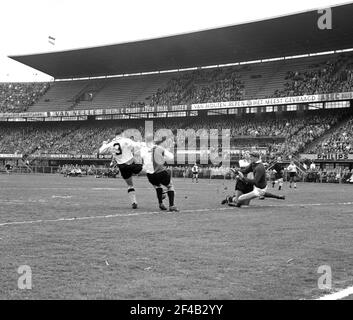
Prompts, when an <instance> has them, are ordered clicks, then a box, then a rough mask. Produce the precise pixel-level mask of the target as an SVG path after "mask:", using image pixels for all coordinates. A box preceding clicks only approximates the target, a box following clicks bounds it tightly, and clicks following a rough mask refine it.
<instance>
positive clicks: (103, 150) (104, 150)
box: [98, 141, 111, 154]
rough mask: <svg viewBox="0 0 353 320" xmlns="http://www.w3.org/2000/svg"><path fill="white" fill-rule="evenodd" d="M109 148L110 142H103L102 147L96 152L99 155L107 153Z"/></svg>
mask: <svg viewBox="0 0 353 320" xmlns="http://www.w3.org/2000/svg"><path fill="white" fill-rule="evenodd" d="M110 147H111V142H109V141H103V144H102V146H101V147H100V148H99V151H98V152H99V153H100V154H104V153H107V152H108V151H109V149H110Z"/></svg>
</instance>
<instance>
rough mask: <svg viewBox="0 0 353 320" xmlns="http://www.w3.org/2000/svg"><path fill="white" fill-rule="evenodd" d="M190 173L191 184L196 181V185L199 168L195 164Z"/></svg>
mask: <svg viewBox="0 0 353 320" xmlns="http://www.w3.org/2000/svg"><path fill="white" fill-rule="evenodd" d="M191 171H192V182H194V180H195V179H196V183H199V167H198V166H197V164H196V163H195V164H194V166H193V167H192V169H191Z"/></svg>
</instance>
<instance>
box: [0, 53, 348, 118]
mask: <svg viewBox="0 0 353 320" xmlns="http://www.w3.org/2000/svg"><path fill="white" fill-rule="evenodd" d="M349 59H350V58H349V57H347V56H344V55H342V56H339V57H336V58H332V59H330V60H327V61H326V62H324V63H320V64H316V65H312V66H310V67H309V68H307V69H306V71H296V70H292V71H288V72H287V75H286V77H285V79H283V81H284V88H278V89H277V90H276V91H275V92H274V93H273V94H272V95H270V96H268V97H284V96H298V95H307V94H318V93H330V92H345V91H350V90H351V89H352V87H353V63H352V62H350V61H351V60H349ZM245 67H247V68H249V69H251V66H250V65H248V66H243V68H245ZM49 87H50V85H49V84H48V83H0V112H24V111H26V110H27V109H28V107H29V106H31V105H33V104H34V103H36V102H37V101H38V99H39V98H40V97H41V96H43V95H44V94H45V93H46V92H47V90H48V88H49ZM245 92H246V87H245V85H244V81H243V80H242V76H241V74H240V72H239V68H238V69H236V68H234V67H228V68H214V69H200V70H195V71H192V72H181V73H180V74H179V76H177V77H175V78H173V79H171V80H170V81H169V82H168V83H167V84H166V86H165V87H164V88H160V89H157V91H156V92H155V93H154V94H152V95H151V96H149V97H147V98H146V101H144V102H139V101H134V102H132V103H131V106H143V105H145V104H149V105H152V106H155V105H178V104H188V103H210V102H223V101H236V100H242V99H245Z"/></svg>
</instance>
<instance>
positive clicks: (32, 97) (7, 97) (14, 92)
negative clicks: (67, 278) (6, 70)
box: [0, 82, 50, 112]
mask: <svg viewBox="0 0 353 320" xmlns="http://www.w3.org/2000/svg"><path fill="white" fill-rule="evenodd" d="M49 86H50V85H49V84H48V83H42V82H38V83H36V82H33V83H0V112H25V111H27V109H28V107H29V106H31V105H33V104H34V103H35V102H37V101H38V99H39V98H40V97H41V96H43V95H44V94H45V93H46V91H47V90H48V88H49Z"/></svg>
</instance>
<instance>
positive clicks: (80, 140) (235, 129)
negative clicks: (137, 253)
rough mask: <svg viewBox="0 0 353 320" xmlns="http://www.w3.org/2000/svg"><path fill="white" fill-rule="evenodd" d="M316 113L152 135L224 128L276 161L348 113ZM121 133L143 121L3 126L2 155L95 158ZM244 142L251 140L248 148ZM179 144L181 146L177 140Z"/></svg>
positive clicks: (183, 122)
mask: <svg viewBox="0 0 353 320" xmlns="http://www.w3.org/2000/svg"><path fill="white" fill-rule="evenodd" d="M312 113H313V114H310V115H305V116H302V117H297V116H293V117H290V116H286V117H282V118H278V119H275V120H274V119H273V118H272V117H271V116H268V117H267V118H266V119H256V118H254V117H248V118H245V117H244V118H238V119H229V117H227V116H218V117H203V118H200V117H198V118H191V119H189V118H181V119H178V120H175V119H158V120H155V121H154V130H155V131H156V130H158V129H162V128H166V129H170V130H172V131H173V134H174V136H175V137H178V138H179V139H184V140H185V136H186V131H185V133H183V134H181V132H180V131H179V135H178V131H177V130H178V129H185V130H187V129H193V130H194V131H195V132H196V131H197V130H199V129H206V130H210V129H218V130H219V133H221V130H222V129H225V128H226V129H230V136H231V137H232V143H231V146H232V147H239V146H242V147H244V146H249V147H254V146H259V147H267V148H268V152H269V155H271V156H272V157H275V156H277V155H282V156H284V155H290V154H296V153H298V152H301V151H303V150H304V148H305V146H306V145H307V144H308V143H311V142H312V141H314V140H315V139H317V138H319V137H321V136H323V135H324V134H325V133H326V132H327V131H328V130H330V128H331V127H333V126H334V125H336V124H337V123H338V122H339V121H340V120H342V119H343V118H344V117H345V115H346V113H345V112H344V111H326V112H322V111H321V112H320V111H314V112H312ZM349 125H350V124H347V128H348V127H349ZM117 129H124V130H126V129H138V130H139V131H140V132H141V134H142V135H144V121H143V120H130V121H125V122H116V121H101V122H99V121H96V122H94V123H92V122H88V123H86V122H83V123H69V122H64V123H57V122H53V123H50V124H48V123H45V124H38V123H27V124H20V123H19V124H4V125H3V126H2V127H0V153H3V154H15V153H20V154H35V153H40V154H46V153H49V154H65V153H68V154H94V153H96V152H97V150H98V148H99V146H100V145H101V143H102V141H104V140H108V139H111V138H112V137H113V136H114V134H115V132H116V130H117ZM342 130H343V129H342ZM337 136H339V133H337ZM263 137H271V138H272V140H271V141H270V142H268V141H267V142H264V143H263V142H262V141H261V138H263ZM244 138H246V139H247V142H245V143H244V141H246V140H245V139H244ZM176 142H177V143H180V141H178V140H177V141H176Z"/></svg>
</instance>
